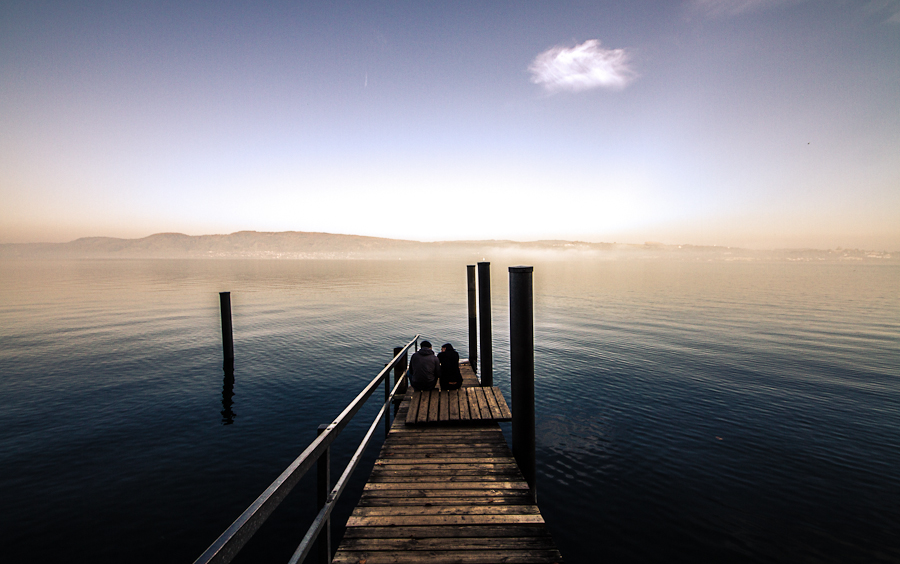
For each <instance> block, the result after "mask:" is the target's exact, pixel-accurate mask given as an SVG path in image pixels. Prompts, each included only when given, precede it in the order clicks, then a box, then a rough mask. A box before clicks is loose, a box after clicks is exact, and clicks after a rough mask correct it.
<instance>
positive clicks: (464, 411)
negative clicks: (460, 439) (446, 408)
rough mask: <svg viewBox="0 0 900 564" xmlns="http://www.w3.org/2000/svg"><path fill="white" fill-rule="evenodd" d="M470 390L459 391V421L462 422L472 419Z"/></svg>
mask: <svg viewBox="0 0 900 564" xmlns="http://www.w3.org/2000/svg"><path fill="white" fill-rule="evenodd" d="M468 390H469V388H460V389H459V419H460V421H469V420H470V419H472V418H471V417H470V415H469V391H468Z"/></svg>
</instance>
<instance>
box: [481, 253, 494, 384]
mask: <svg viewBox="0 0 900 564" xmlns="http://www.w3.org/2000/svg"><path fill="white" fill-rule="evenodd" d="M478 320H479V322H480V323H479V325H480V327H479V329H480V330H481V331H480V332H481V385H482V386H493V385H494V367H493V364H492V363H493V354H494V351H493V345H492V343H491V263H489V262H479V263H478Z"/></svg>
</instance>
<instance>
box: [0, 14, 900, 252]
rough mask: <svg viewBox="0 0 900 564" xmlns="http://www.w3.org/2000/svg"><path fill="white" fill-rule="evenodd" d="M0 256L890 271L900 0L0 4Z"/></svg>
mask: <svg viewBox="0 0 900 564" xmlns="http://www.w3.org/2000/svg"><path fill="white" fill-rule="evenodd" d="M0 30H2V33H0V76H2V77H3V80H2V81H0V122H2V123H3V127H2V128H0V198H2V201H3V206H0V242H2V243H26V242H56V243H58V242H68V241H72V240H75V239H78V238H81V237H90V236H107V237H119V238H140V237H145V236H148V235H149V234H154V233H160V232H183V233H185V234H190V235H201V234H208V233H232V232H236V231H240V230H247V229H249V230H255V231H264V232H281V231H304V232H327V233H352V234H359V235H363V236H371V237H383V238H392V239H404V240H416V241H452V240H486V239H501V240H505V239H509V240H516V241H538V240H569V241H573V240H578V241H588V242H614V241H615V242H634V243H638V244H639V243H642V242H644V241H657V242H661V243H664V244H691V245H700V246H705V245H718V246H730V247H740V248H747V249H786V248H815V249H833V248H839V247H840V248H862V249H887V250H897V249H900V221H898V218H900V158H898V155H900V113H898V111H897V108H898V107H900V0H879V1H870V2H860V3H847V2H843V1H840V0H825V1H822V2H812V1H808V0H807V1H804V0H682V1H679V2H672V3H659V2H650V1H638V2H624V1H601V2H594V3H588V4H584V3H578V2H572V3H563V4H560V3H554V4H546V3H527V2H526V3H518V4H512V5H508V4H483V3H474V2H462V3H453V4H452V5H449V4H448V5H443V4H437V5H433V4H429V5H423V4H421V3H414V2H400V3H397V2H391V3H382V2H371V3H364V4H353V3H348V4H342V5H337V4H333V3H325V4H316V3H303V4H297V3H293V2H273V3H267V4H265V5H256V4H250V3H240V2H236V3H230V4H227V5H222V4H219V3H215V4H214V3H199V4H197V3H195V4H191V5H169V6H163V5H146V4H144V3H138V2H120V3H116V4H104V3H99V2H88V3H84V4H80V5H78V6H74V5H71V6H69V5H38V4H34V3H29V2H19V1H13V2H7V3H4V4H3V5H2V6H0Z"/></svg>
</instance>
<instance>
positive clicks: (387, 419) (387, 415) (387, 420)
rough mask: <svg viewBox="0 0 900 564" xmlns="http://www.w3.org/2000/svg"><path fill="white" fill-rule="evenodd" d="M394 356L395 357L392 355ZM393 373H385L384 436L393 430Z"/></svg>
mask: <svg viewBox="0 0 900 564" xmlns="http://www.w3.org/2000/svg"><path fill="white" fill-rule="evenodd" d="M391 358H393V357H391ZM389 401H391V373H390V372H385V373H384V438H387V436H388V433H390V432H391V406H390V404H389V403H388V402H389Z"/></svg>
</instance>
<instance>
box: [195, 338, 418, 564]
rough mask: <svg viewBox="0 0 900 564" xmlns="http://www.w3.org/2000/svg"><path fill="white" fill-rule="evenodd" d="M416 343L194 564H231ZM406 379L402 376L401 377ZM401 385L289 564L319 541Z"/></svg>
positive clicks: (401, 379)
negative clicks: (333, 510)
mask: <svg viewBox="0 0 900 564" xmlns="http://www.w3.org/2000/svg"><path fill="white" fill-rule="evenodd" d="M418 340H419V335H416V336H415V337H413V339H412V340H411V341H410V342H409V343H407V344H406V346H405V347H403V348H402V349H401V350H400V352H398V353H397V354H396V355H394V358H393V359H392V360H391V361H390V362H389V363H387V364H386V365H385V367H384V368H383V369H382V370H381V371H380V372H379V373H378V376H376V377H375V378H374V379H372V381H371V382H369V383H368V385H366V387H365V388H363V390H362V391H361V392H360V393H359V394H358V395H357V396H356V397H355V398H354V399H353V401H351V402H350V403H349V404H348V405H347V407H345V408H344V410H343V411H342V412H341V413H340V415H338V416H337V417H336V418H335V419H334V421H332V422H331V423H330V424H329V425H328V427H326V428H325V430H324V431H323V432H322V433H321V434H320V435H319V436H318V437H316V438H315V440H313V442H311V443H310V444H309V446H308V447H306V449H305V450H304V451H303V452H302V453H300V456H298V457H297V458H296V459H294V461H293V462H291V464H290V465H289V466H288V467H287V468H286V469H285V470H284V471H283V472H282V473H281V475H279V476H278V477H277V478H276V479H275V481H274V482H272V484H271V485H269V487H268V488H266V490H265V491H264V492H263V493H261V494H260V495H259V497H257V498H256V500H255V501H254V502H253V503H251V504H250V506H249V507H248V508H247V509H245V510H244V512H243V513H241V515H240V516H239V517H238V518H237V519H236V520H235V521H234V523H232V524H231V526H229V527H228V528H227V529H225V532H223V533H222V534H221V535H219V538H217V539H216V540H215V542H213V543H212V544H211V545H210V546H209V548H207V549H206V551H205V552H204V553H203V554H201V555H200V557H199V558H197V560H195V561H194V564H214V563H215V564H219V563H221V564H226V563H228V562H231V560H232V559H233V558H234V557H235V556H236V555H237V553H238V552H239V551H240V550H241V548H243V546H244V545H245V544H246V543H247V541H249V540H250V537H252V536H253V534H254V533H256V531H257V530H258V529H259V527H260V526H262V524H263V523H264V522H265V520H266V519H268V518H269V516H270V515H271V514H272V512H273V511H275V508H276V507H278V505H279V504H280V503H281V502H282V501H284V498H285V497H287V495H288V494H289V493H290V492H291V490H292V489H293V488H294V486H296V485H297V483H298V482H299V481H300V479H301V478H302V477H303V476H304V475H305V474H306V472H307V471H308V470H309V469H310V468H312V466H313V465H314V464H315V463H316V462H317V461H318V460H319V457H320V456H322V454H324V453H325V452H326V451H327V449H328V448H329V447H330V446H331V443H333V442H334V440H335V439H336V438H337V437H338V435H340V433H341V431H342V430H343V429H344V428H345V427H346V426H347V424H348V423H349V422H350V420H351V419H352V418H353V416H354V415H356V413H357V412H358V411H359V410H360V409H361V408H362V406H363V404H364V403H365V402H366V401H367V400H368V399H369V397H370V396H371V395H372V393H373V392H374V391H375V389H376V388H377V387H378V385H379V384H381V383H382V382H383V381H384V379H385V378H387V377H388V374H389V373H390V371H391V369H393V368H394V367H395V366H396V365H397V363H398V362H399V361H400V358H401V356H404V355H405V354H406V352H407V351H408V350H409V347H411V346H413V344H415V345H416V346H417V348H418ZM404 377H405V375H404ZM402 381H403V378H398V379H397V384H396V385H395V386H394V389H393V390H392V391H391V393H390V394H389V395H387V397H386V398H385V404H384V405H383V406H382V408H381V410H380V411H379V412H378V415H377V416H376V417H375V421H374V422H373V423H372V426H371V427H370V428H369V431H368V432H367V433H366V436H365V437H364V438H363V441H362V443H360V446H359V448H357V449H356V452H355V453H354V455H353V458H351V459H350V462H349V463H348V464H347V468H346V469H345V470H344V473H343V474H342V475H341V477H340V479H339V480H338V482H337V484H335V486H334V488H333V489H332V490H331V493H330V494H329V495H328V501H327V503H326V504H325V506H324V507H323V508H322V509H321V510H320V511H319V514H318V515H317V516H316V519H315V520H314V521H313V524H312V525H311V526H310V529H309V530H308V531H307V533H306V535H305V536H304V537H303V541H301V543H300V546H298V547H297V551H296V552H295V553H294V556H293V557H292V558H291V560H290V562H291V563H292V564H294V563H296V562H300V561H301V559H302V558H303V557H305V556H306V554H307V553H308V552H309V549H310V547H311V546H312V541H313V540H315V539H316V538H317V537H318V534H319V532H320V531H321V530H322V527H323V526H324V523H325V522H326V520H327V519H328V517H329V516H330V515H331V511H332V509H333V507H334V503H335V502H336V501H337V498H338V497H339V496H340V495H341V493H343V491H344V488H345V487H346V485H347V482H348V480H349V478H350V474H351V473H352V472H353V470H355V469H356V466H357V464H358V463H359V460H360V458H361V456H362V453H363V451H364V450H365V447H366V446H368V444H369V442H370V441H371V440H372V436H373V434H374V430H375V427H377V425H378V422H379V420H380V419H381V418H382V417H385V416H387V413H388V406H389V405H390V402H391V400H392V399H393V397H394V394H396V393H397V390H398V389H399V384H400V383H401V382H402Z"/></svg>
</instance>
